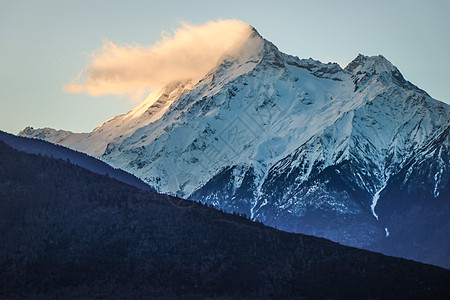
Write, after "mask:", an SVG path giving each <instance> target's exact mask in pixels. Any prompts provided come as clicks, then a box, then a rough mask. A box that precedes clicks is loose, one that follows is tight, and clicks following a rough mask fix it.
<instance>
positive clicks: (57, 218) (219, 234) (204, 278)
mask: <svg viewBox="0 0 450 300" xmlns="http://www.w3.org/2000/svg"><path fill="white" fill-rule="evenodd" d="M0 154H1V155H0V220H1V222H0V237H1V242H0V278H1V280H0V298H12V299H16V298H36V297H38V296H42V297H44V298H47V297H54V298H62V299H65V298H68V297H69V296H70V297H74V298H108V299H110V298H117V297H121V296H127V297H129V298H151V299H153V298H158V297H159V298H164V299H168V298H169V299H170V298H171V297H173V298H179V297H180V296H184V297H185V298H189V299H191V298H200V299H202V298H205V297H212V298H221V299H224V298H232V299H236V298H248V299H264V298H277V299H279V298H286V299H294V298H297V299H303V298H306V299H310V298H314V299H317V298H327V299H330V298H332V299H378V298H383V299H387V298H392V299H394V298H395V299H399V298H402V299H413V298H416V299H424V298H445V297H447V296H448V295H449V293H450V289H449V286H448V283H449V282H450V271H448V270H445V269H441V268H438V267H434V266H431V265H424V264H420V263H416V262H413V261H408V260H404V259H398V258H393V257H387V256H384V255H381V254H377V253H372V252H368V251H365V250H359V249H355V248H350V247H345V246H341V245H339V244H336V243H333V242H330V241H328V240H325V239H321V238H315V237H311V236H305V235H301V234H290V233H285V232H281V231H278V230H275V229H272V228H269V227H266V226H264V225H262V224H260V223H254V222H251V221H250V220H247V219H246V218H244V217H240V216H237V215H229V214H225V213H222V212H220V211H217V210H215V209H213V208H209V207H205V206H203V205H201V204H197V203H193V202H190V201H185V200H181V199H178V198H173V197H168V196H164V195H159V194H156V193H154V192H151V191H142V190H139V189H137V188H135V187H131V186H128V185H126V184H124V183H121V182H118V181H116V180H114V179H111V178H108V177H106V176H101V175H98V174H95V173H92V172H90V171H87V170H85V169H82V168H80V167H78V166H75V165H73V164H70V163H68V162H66V161H63V160H57V159H51V158H48V157H44V156H38V155H32V154H25V153H23V152H19V151H17V150H14V149H12V148H11V147H9V146H7V145H6V144H5V143H3V142H0Z"/></svg>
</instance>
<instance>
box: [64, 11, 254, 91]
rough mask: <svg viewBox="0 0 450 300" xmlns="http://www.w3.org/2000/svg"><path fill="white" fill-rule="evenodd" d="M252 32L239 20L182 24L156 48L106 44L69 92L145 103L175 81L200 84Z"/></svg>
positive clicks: (91, 58) (165, 36) (154, 46)
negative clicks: (145, 98)
mask: <svg viewBox="0 0 450 300" xmlns="http://www.w3.org/2000/svg"><path fill="white" fill-rule="evenodd" d="M251 29H252V27H251V26H250V25H248V24H246V23H244V22H242V21H238V20H219V21H214V22H213V21H211V22H208V23H206V24H204V25H201V26H196V25H192V24H187V23H181V27H180V28H179V29H177V30H176V31H175V33H174V35H173V36H169V35H167V33H165V32H164V33H163V34H162V38H161V40H160V41H158V42H157V43H156V44H155V45H152V46H142V45H138V44H126V45H116V44H115V43H113V42H111V41H105V42H104V44H103V47H102V48H101V49H99V50H97V51H94V52H93V53H92V54H91V55H90V56H89V65H88V67H87V68H86V70H84V71H82V73H81V74H80V75H79V76H78V77H77V78H76V79H75V80H73V81H72V82H71V83H70V84H68V85H66V86H64V87H63V90H64V91H65V92H68V93H88V94H89V95H92V96H101V95H108V94H112V95H129V96H132V97H133V98H138V99H142V97H143V96H144V94H145V93H148V92H149V91H154V90H157V89H159V88H161V87H163V86H164V85H166V84H169V83H171V82H174V81H181V80H187V79H192V80H199V79H200V78H201V77H203V76H204V75H205V74H206V73H207V72H208V71H210V70H211V69H212V68H213V67H214V66H215V65H216V64H217V62H218V60H219V59H220V58H221V57H222V56H223V55H226V54H229V53H230V52H232V51H233V50H234V49H237V48H239V47H240V46H241V45H242V44H243V43H244V42H245V41H246V40H247V39H248V37H249V35H250V34H251Z"/></svg>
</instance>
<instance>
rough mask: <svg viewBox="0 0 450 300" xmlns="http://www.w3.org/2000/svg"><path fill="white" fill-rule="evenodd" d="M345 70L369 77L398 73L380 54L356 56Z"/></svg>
mask: <svg viewBox="0 0 450 300" xmlns="http://www.w3.org/2000/svg"><path fill="white" fill-rule="evenodd" d="M345 70H346V71H349V72H352V73H368V74H371V75H374V74H381V73H385V72H386V73H393V72H399V71H398V69H397V68H396V67H395V66H394V65H393V64H392V63H391V62H390V61H389V60H387V59H386V58H385V57H384V56H383V55H381V54H380V55H377V56H365V55H362V54H358V56H357V57H356V58H355V59H354V60H353V61H352V62H350V63H349V64H348V65H347V66H346V67H345Z"/></svg>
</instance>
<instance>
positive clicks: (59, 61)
mask: <svg viewBox="0 0 450 300" xmlns="http://www.w3.org/2000/svg"><path fill="white" fill-rule="evenodd" d="M217 19H238V20H242V21H244V22H246V23H248V24H250V25H252V26H254V27H255V28H256V29H257V30H258V31H259V33H260V34H261V35H262V36H263V37H265V38H266V39H268V40H269V41H271V42H273V43H274V44H275V45H276V46H277V47H278V48H279V49H280V50H281V51H283V52H285V53H289V54H292V55H296V56H299V57H300V58H309V57H312V58H314V59H318V60H321V61H324V62H328V61H333V62H338V63H339V64H340V65H341V66H342V67H345V65H347V64H348V63H349V62H350V61H351V60H352V59H353V58H355V57H356V56H357V55H358V53H362V54H365V55H377V54H382V55H384V56H385V57H386V58H387V59H389V60H390V61H391V62H392V63H393V64H394V65H396V66H397V67H398V68H399V69H400V71H401V72H402V74H403V75H404V77H405V78H406V79H407V80H410V81H411V82H413V83H414V84H416V85H417V86H419V87H420V88H422V89H424V90H426V91H427V92H428V93H429V94H430V95H431V96H432V97H434V98H436V99H438V100H441V101H444V102H446V103H450V84H449V83H450V75H449V71H448V70H450V57H449V53H450V34H448V33H449V32H450V1H445V0H429V1H361V0H360V1H320V0H319V1H242V0H240V1H223V2H218V1H195V0H191V1H126V2H125V1H17V0H15V1H8V0H0V41H1V47H0V57H1V58H0V103H1V109H0V129H1V130H4V131H8V132H12V133H17V132H18V131H20V130H21V129H22V128H24V127H25V126H33V127H35V128H36V127H52V128H56V129H67V130H72V131H75V132H82V131H83V132H87V131H91V130H92V129H93V128H95V127H96V126H97V125H99V124H100V123H102V122H103V121H106V120H107V119H109V118H111V117H113V116H115V115H118V114H121V113H125V112H127V111H128V110H130V109H132V108H133V107H134V106H135V105H136V103H133V102H131V101H130V100H129V99H128V98H127V97H125V96H122V97H119V96H111V95H109V96H100V97H91V96H89V95H87V94H70V93H64V92H63V91H62V87H63V86H64V85H66V84H69V83H70V82H71V81H72V80H73V79H74V78H76V77H77V75H78V74H79V73H80V71H82V70H83V69H85V68H86V66H87V64H88V58H87V54H89V53H92V52H93V51H94V50H96V49H99V48H101V47H102V44H103V41H104V40H105V39H108V40H109V41H112V42H114V43H116V44H124V43H134V42H135V43H138V44H141V45H146V46H150V45H153V44H154V43H155V42H157V41H158V40H160V39H161V32H162V31H167V32H169V33H173V31H174V30H175V29H177V28H178V27H179V26H180V21H185V22H189V23H192V24H197V25H200V24H203V23H205V22H207V21H210V20H217Z"/></svg>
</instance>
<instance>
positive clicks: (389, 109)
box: [20, 30, 450, 245]
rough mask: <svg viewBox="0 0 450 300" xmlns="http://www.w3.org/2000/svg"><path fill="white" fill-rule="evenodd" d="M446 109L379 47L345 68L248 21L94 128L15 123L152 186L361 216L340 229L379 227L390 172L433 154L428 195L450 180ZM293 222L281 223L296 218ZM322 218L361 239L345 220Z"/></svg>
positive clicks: (276, 218) (346, 237) (274, 207)
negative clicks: (174, 78)
mask: <svg viewBox="0 0 450 300" xmlns="http://www.w3.org/2000/svg"><path fill="white" fill-rule="evenodd" d="M449 120H450V108H449V105H447V104H445V103H442V102H439V101H437V100H435V99H432V98H431V97H430V96H429V95H427V94H426V93H425V92H424V91H422V90H420V89H418V88H417V87H415V86H414V85H413V84H411V83H409V82H408V81H406V80H405V79H404V78H403V76H402V75H401V73H400V71H399V70H398V69H397V68H396V67H395V66H393V65H392V64H391V63H390V62H389V61H388V60H387V59H386V58H384V57H383V56H374V57H367V56H363V55H358V57H357V58H355V60H353V61H352V62H351V63H350V64H349V65H348V66H347V67H346V68H344V69H342V68H341V67H340V66H339V65H337V64H333V63H328V64H325V63H321V62H319V61H316V60H313V59H299V58H297V57H294V56H290V55H287V54H284V53H281V52H280V51H279V50H278V49H277V48H276V46H275V45H273V44H272V43H270V42H268V41H266V40H264V39H263V38H262V37H261V36H260V35H259V34H258V33H257V32H256V30H254V31H253V33H252V34H251V36H250V37H249V39H248V41H247V42H246V43H244V46H243V47H242V48H241V49H239V51H235V52H234V54H233V55H228V56H226V57H223V59H222V60H221V61H219V62H218V64H217V66H216V67H215V68H213V69H212V70H211V71H210V72H209V73H208V74H206V75H205V76H204V77H203V78H202V79H200V80H199V81H198V82H184V83H174V84H173V85H170V86H167V87H166V88H165V89H163V90H161V91H159V92H157V93H153V94H151V95H150V96H149V97H148V98H147V99H146V100H145V101H144V102H143V103H141V104H140V105H139V106H138V107H136V108H135V109H134V110H132V111H130V112H128V113H127V114H124V115H121V116H118V117H115V118H113V119H111V120H109V121H107V122H105V123H103V124H101V125H100V126H99V127H97V128H96V129H95V130H94V131H93V132H91V133H84V134H75V133H70V132H60V131H52V130H50V129H37V130H33V129H31V128H26V129H25V130H23V131H22V132H21V133H20V135H23V136H28V137H36V138H42V139H46V140H49V141H52V142H54V143H59V144H62V145H66V146H68V147H71V148H73V149H77V150H79V151H83V152H86V153H88V154H90V155H93V156H96V157H99V158H101V159H102V160H104V161H106V162H108V163H110V164H111V165H113V166H114V167H118V168H122V169H124V170H127V171H129V172H131V173H133V174H135V175H136V176H138V177H139V178H141V179H143V180H144V181H146V182H147V183H149V184H150V185H151V186H153V187H155V188H156V189H157V190H158V191H159V192H164V193H168V194H174V195H178V196H182V197H194V198H195V199H196V200H200V201H205V202H209V203H213V204H214V205H217V206H219V207H223V208H225V209H228V210H237V211H240V212H244V213H246V214H248V215H251V216H252V218H257V219H261V220H264V221H265V222H267V223H269V224H271V225H274V226H281V227H282V226H283V225H286V224H288V225H289V226H291V225H292V224H294V225H295V224H302V223H301V222H300V221H299V220H302V219H301V218H306V217H308V216H309V214H310V213H311V211H316V210H319V211H323V212H326V213H327V214H332V215H333V216H335V217H336V218H337V220H338V221H339V222H340V218H341V217H342V216H348V218H354V219H355V220H357V221H354V222H355V223H346V224H347V225H348V228H350V229H348V230H351V227H352V226H353V227H354V224H361V223H364V222H367V224H366V223H364V224H366V225H367V228H363V229H361V232H363V230H366V231H367V232H369V233H368V236H370V235H371V234H372V235H373V236H376V235H377V234H378V233H379V232H378V231H377V230H378V229H379V231H380V232H381V234H382V236H386V235H387V233H386V232H387V231H385V229H384V228H385V226H384V225H383V224H381V223H380V222H382V219H383V216H381V215H380V214H379V213H378V210H377V209H378V205H379V203H380V202H382V201H383V192H384V191H385V190H384V187H386V186H387V185H388V184H389V182H390V180H391V178H393V177H395V176H397V174H399V172H400V171H402V170H404V169H405V168H411V170H412V171H411V172H412V173H414V172H415V171H414V170H415V169H414V168H415V166H417V165H419V164H420V162H423V161H426V160H427V159H429V157H435V159H436V161H439V162H440V165H439V166H440V167H439V168H437V169H436V171H435V172H434V173H433V176H431V177H432V178H430V180H431V181H432V182H433V191H432V193H433V195H437V196H436V197H438V196H439V195H440V191H442V190H443V189H444V188H445V187H446V184H447V181H446V180H443V178H444V179H445V178H447V177H448V174H447V173H446V170H448V168H449V161H448V150H446V149H448V147H449V145H448V129H449V127H450V121H449ZM443 136H444V137H443ZM446 137H447V138H446ZM436 141H440V142H436ZM430 145H433V147H431V146H430ZM330 170H332V171H330ZM433 170H434V169H433ZM413 175H414V174H413ZM407 176H412V175H407ZM405 180H406V181H408V180H407V178H406V179H405ZM334 181H336V182H339V184H340V185H344V184H345V185H346V188H345V189H342V190H337V189H336V188H334V186H330V184H331V183H330V182H334ZM405 184H406V183H405ZM357 197H359V198H357ZM356 198H357V201H356V200H355V199H356ZM330 218H331V217H330ZM342 218H343V219H345V218H344V217H342ZM357 218H363V219H364V220H365V221H361V220H360V219H357ZM280 224H281V225H280ZM352 224H353V225H352ZM294 225H292V226H291V227H288V228H287V227H284V228H285V229H286V228H287V229H289V230H293V231H301V230H303V229H302V228H304V227H296V226H297V225H295V226H294ZM350 225H351V226H350ZM286 226H287V225H286ZM298 226H300V225H298ZM377 226H378V227H379V228H378V227H377ZM341 227H345V226H344V225H342V226H341ZM377 228H378V229H377ZM314 230H316V229H314V228H313V229H311V231H308V233H312V234H318V233H316V231H314ZM326 230H327V231H326V232H327V234H322V235H324V236H327V237H329V238H332V239H335V240H339V241H344V242H346V243H350V244H353V245H360V244H361V243H362V242H361V243H360V241H355V239H356V238H354V237H352V236H351V235H350V234H349V233H348V232H344V231H345V230H346V229H342V231H343V232H344V233H342V234H341V233H336V232H337V229H336V231H333V230H334V229H333V230H332V229H329V228H327V229H326ZM394 230H395V229H394V228H391V227H389V231H390V232H391V235H392V233H393V232H394ZM339 234H341V235H339ZM341 238H342V239H341ZM358 243H359V244H358Z"/></svg>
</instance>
